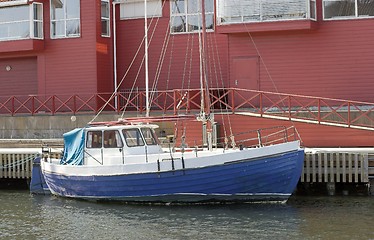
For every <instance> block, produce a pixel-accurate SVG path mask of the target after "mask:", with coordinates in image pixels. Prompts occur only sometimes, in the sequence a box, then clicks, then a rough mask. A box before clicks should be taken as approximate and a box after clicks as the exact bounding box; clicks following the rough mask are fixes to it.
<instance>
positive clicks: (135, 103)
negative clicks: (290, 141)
mask: <svg viewBox="0 0 374 240" xmlns="http://www.w3.org/2000/svg"><path fill="white" fill-rule="evenodd" d="M199 91H200V89H173V90H158V91H153V92H152V91H151V92H150V94H151V95H152V96H155V97H154V98H153V99H152V102H151V106H152V108H151V111H152V112H155V114H154V115H157V114H173V115H177V114H184V113H194V112H198V110H199V108H200V97H201V96H200V94H199ZM209 97H210V102H211V105H210V109H211V112H212V113H222V114H226V113H236V114H244V115H251V116H258V117H265V118H274V119H282V120H292V121H300V122H308V123H315V124H325V125H334V126H341V127H350V128H360V129H364V130H374V103H370V102H360V101H351V100H342V99H334V98H323V97H315V96H303V95H296V94H285V93H274V92H267V91H255V90H247V89H238V88H212V89H210V90H209ZM144 98H145V93H144V91H136V92H132V93H131V94H130V93H128V92H118V93H116V95H114V98H113V97H112V93H98V94H89V93H87V94H79V95H76V94H75V95H27V96H26V95H16V96H0V116H17V115H22V116H25V115H26V116H27V115H31V116H37V115H61V114H72V115H77V114H96V113H97V112H99V111H100V110H101V109H100V108H101V107H102V106H104V103H105V102H107V101H109V104H107V105H106V106H105V109H104V112H107V113H110V112H114V113H122V111H129V112H135V113H138V114H143V113H145V99H144ZM115 99H116V100H117V102H118V103H119V105H118V106H117V105H116V104H115ZM152 112H151V113H152Z"/></svg>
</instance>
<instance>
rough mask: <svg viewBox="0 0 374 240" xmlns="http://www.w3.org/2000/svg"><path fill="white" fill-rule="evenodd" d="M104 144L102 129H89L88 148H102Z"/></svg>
mask: <svg viewBox="0 0 374 240" xmlns="http://www.w3.org/2000/svg"><path fill="white" fill-rule="evenodd" d="M102 145H103V138H102V132H101V131H88V132H87V140H86V147H87V148H101V147H102Z"/></svg>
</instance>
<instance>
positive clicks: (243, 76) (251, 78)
mask: <svg viewBox="0 0 374 240" xmlns="http://www.w3.org/2000/svg"><path fill="white" fill-rule="evenodd" d="M230 79H231V80H230V87H232V88H239V89H245V90H254V91H258V90H259V58H258V57H257V56H255V57H237V58H233V59H232V64H231V73H230ZM245 90H238V92H237V93H236V94H235V96H234V98H235V99H234V100H235V106H238V105H240V104H242V103H244V102H245V101H247V103H246V104H245V105H244V106H247V107H251V105H254V106H257V105H258V104H259V96H258V94H256V92H251V91H245Z"/></svg>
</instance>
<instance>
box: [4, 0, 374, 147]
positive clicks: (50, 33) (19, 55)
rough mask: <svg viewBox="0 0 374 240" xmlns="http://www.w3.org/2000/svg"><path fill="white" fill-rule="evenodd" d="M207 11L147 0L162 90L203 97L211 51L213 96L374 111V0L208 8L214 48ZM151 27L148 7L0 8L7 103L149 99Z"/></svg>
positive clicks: (229, 1)
mask: <svg viewBox="0 0 374 240" xmlns="http://www.w3.org/2000/svg"><path fill="white" fill-rule="evenodd" d="M199 2H200V1H198V0H175V1H170V0H148V1H147V10H148V11H147V13H148V14H147V15H148V22H147V26H148V27H149V29H148V42H149V76H150V78H149V82H150V86H156V87H154V88H155V89H157V90H165V89H182V88H189V89H191V88H199V86H200V81H201V80H200V76H199V72H200V71H199V62H200V59H199V46H204V47H205V49H206V51H205V52H206V58H205V59H206V65H207V72H206V74H207V81H208V83H209V85H210V86H211V87H216V88H243V89H251V90H258V91H270V92H276V93H289V94H299V95H308V96H317V97H327V98H338V99H346V100H356V101H362V102H368V103H372V102H374V97H373V96H374V95H373V92H374V81H373V79H374V70H373V65H374V48H373V47H372V46H371V43H372V39H373V38H374V27H373V24H374V1H360V0H292V1H286V0H272V1H268V0H205V6H204V10H205V14H204V15H205V22H206V38H202V39H204V44H200V43H199V39H201V38H199V36H200V35H201V34H202V33H201V32H202V31H201V29H202V24H201V16H202V14H201V11H200V7H199V4H198V3H199ZM144 27H145V26H144V1H142V0H126V1H112V0H100V1H99V0H89V1H85V0H34V1H31V0H5V1H4V0H0V96H10V95H25V96H29V95H46V96H48V95H74V94H78V95H85V94H92V93H105V92H108V93H109V92H113V91H114V89H115V88H116V87H117V86H119V89H118V91H121V92H122V91H123V92H127V91H130V90H131V89H137V90H139V89H140V90H143V89H144V88H145V74H144V67H142V66H143V64H142V62H143V58H144V54H143V53H144V42H143V41H144ZM156 83H157V85H156ZM233 121H234V122H235V121H237V123H243V122H245V123H246V124H247V123H248V120H245V119H244V120H243V117H238V116H235V117H233ZM274 123H275V124H279V122H277V121H275V120H264V119H260V118H250V124H247V126H248V127H250V128H252V127H253V128H256V127H257V126H260V127H261V126H270V125H272V124H274ZM285 124H286V125H287V124H292V123H290V122H285ZM295 125H296V126H297V127H298V129H299V131H300V132H301V135H302V136H303V139H304V141H305V143H306V145H309V146H373V145H374V137H373V135H374V134H373V132H372V131H364V130H355V129H344V128H338V127H331V126H321V125H314V124H306V123H296V124H295ZM237 126H238V124H236V127H237ZM241 126H243V125H241Z"/></svg>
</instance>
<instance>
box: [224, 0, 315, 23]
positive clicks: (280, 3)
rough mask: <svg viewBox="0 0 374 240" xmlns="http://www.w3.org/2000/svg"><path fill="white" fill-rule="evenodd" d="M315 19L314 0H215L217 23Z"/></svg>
mask: <svg viewBox="0 0 374 240" xmlns="http://www.w3.org/2000/svg"><path fill="white" fill-rule="evenodd" d="M297 19H313V20H316V1H315V0H271V1H269V0H236V1H232V0H217V22H218V24H222V25H223V24H232V23H245V22H265V21H284V20H297Z"/></svg>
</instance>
